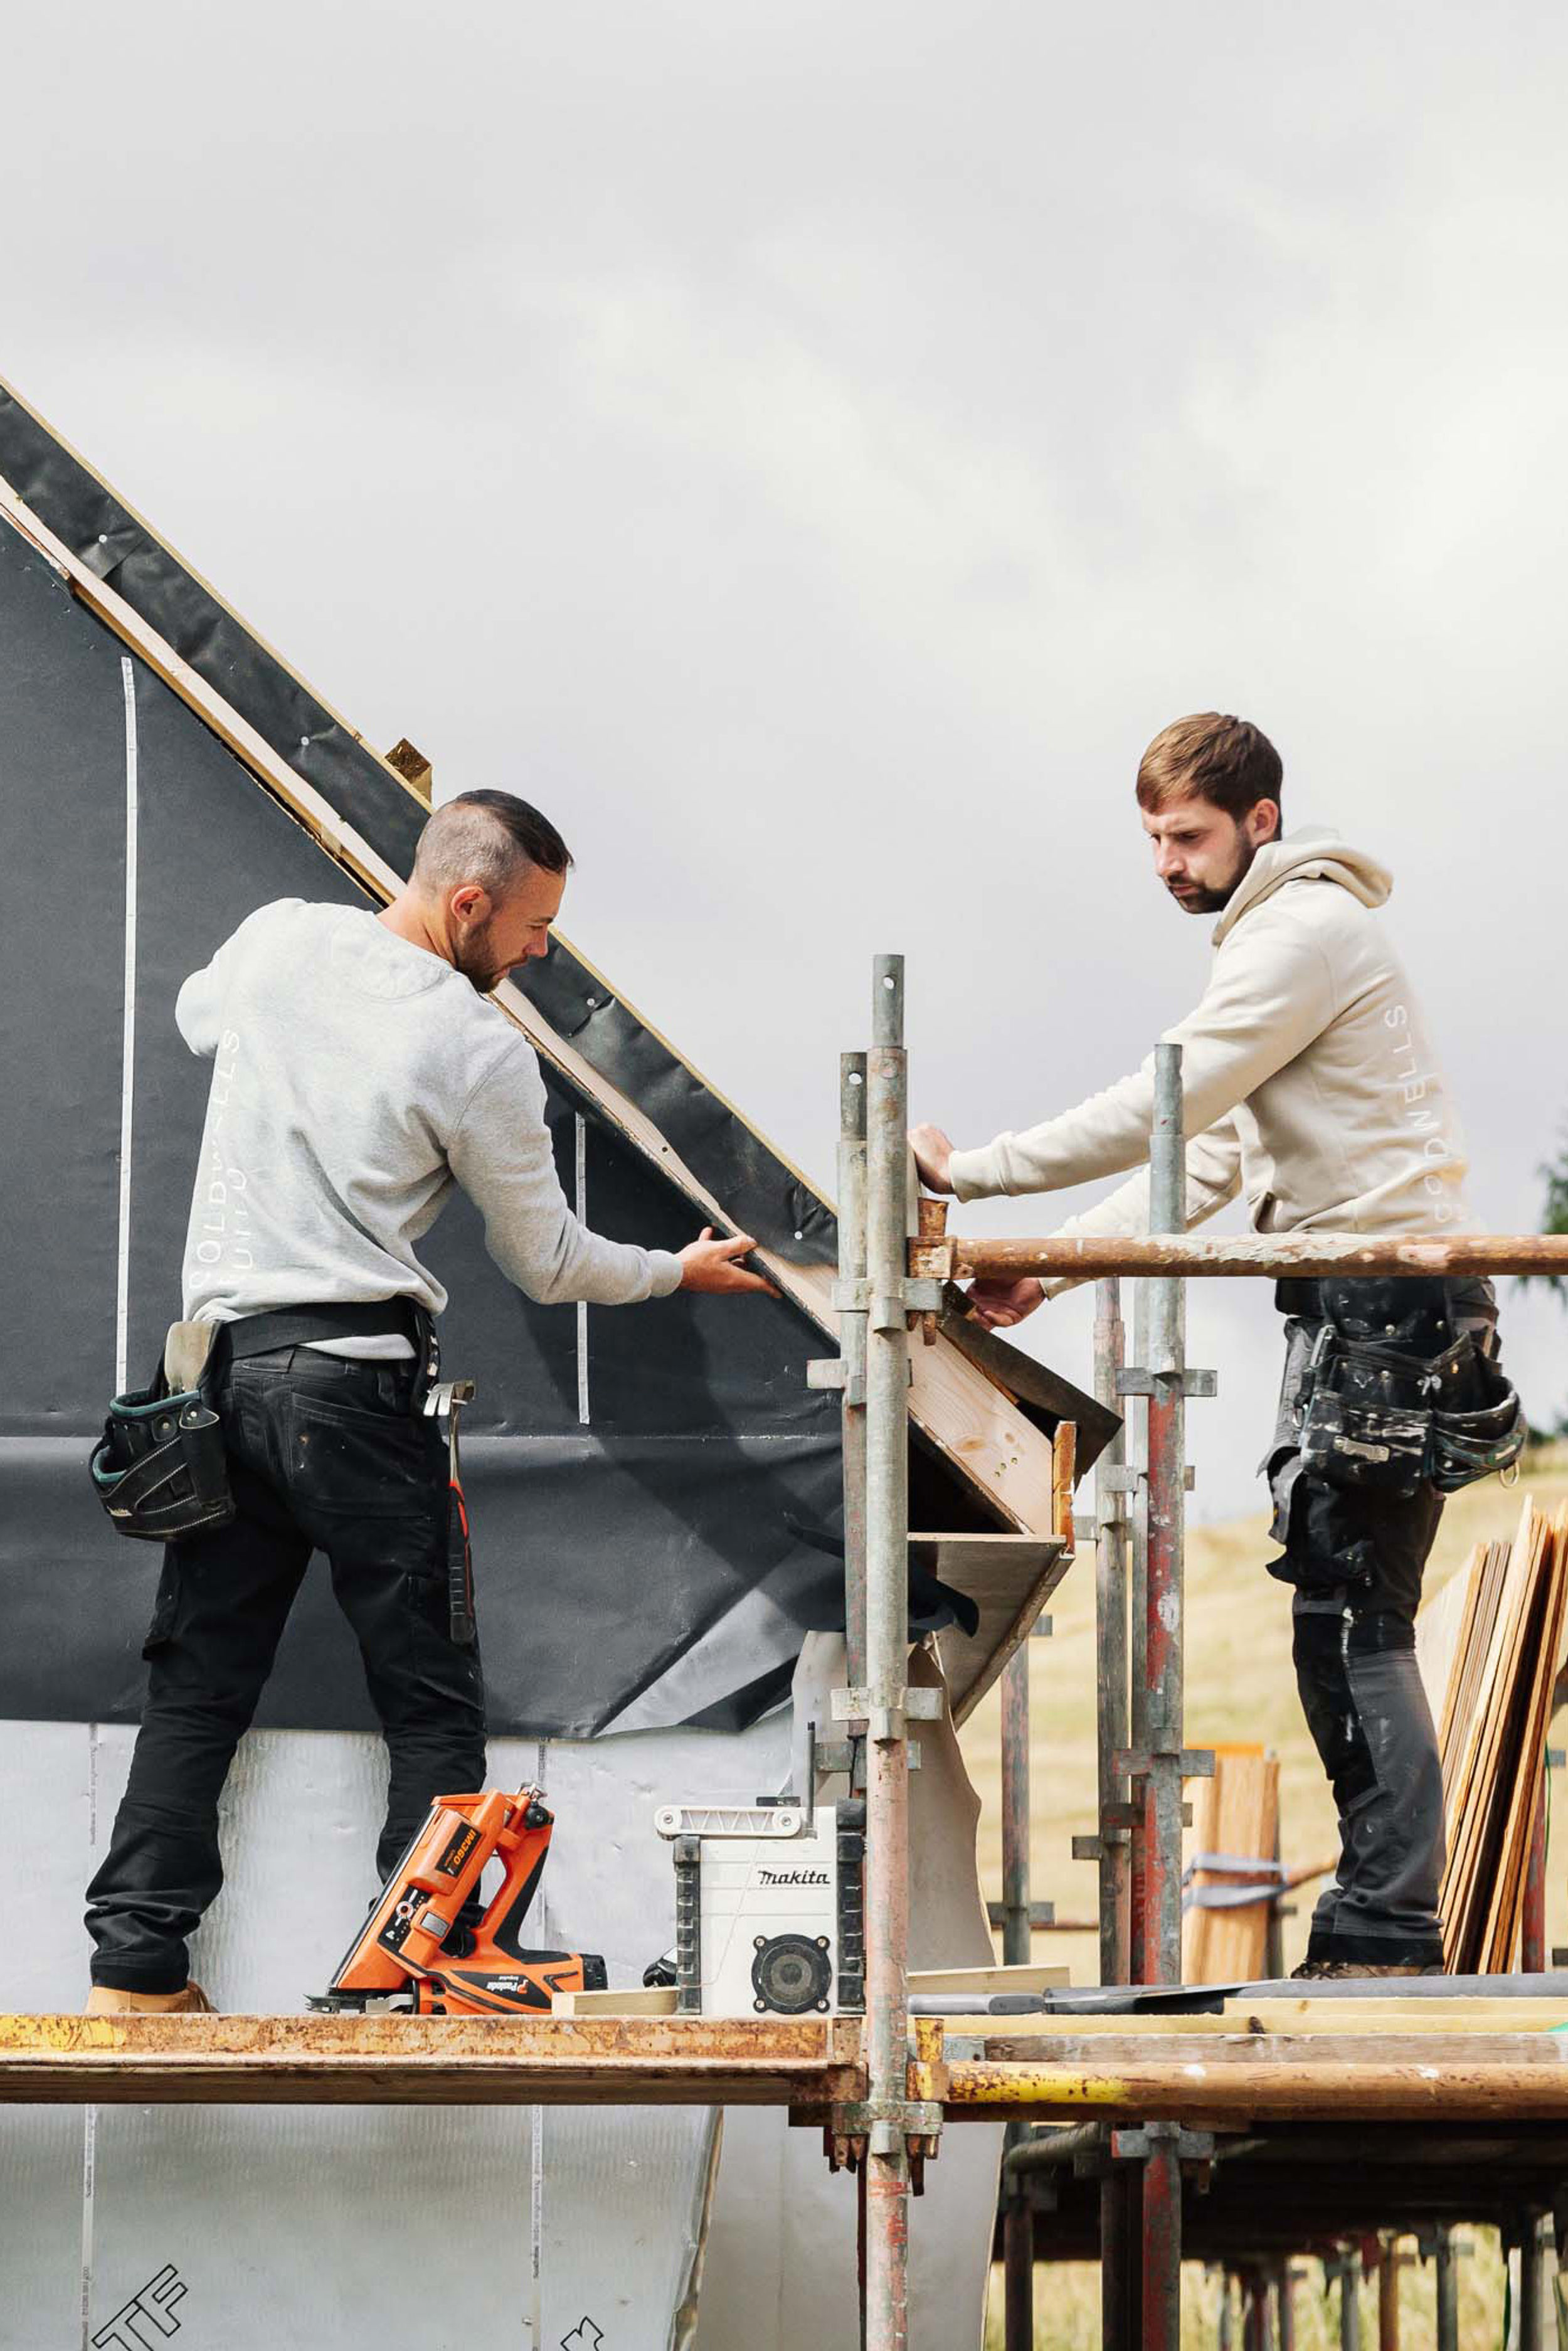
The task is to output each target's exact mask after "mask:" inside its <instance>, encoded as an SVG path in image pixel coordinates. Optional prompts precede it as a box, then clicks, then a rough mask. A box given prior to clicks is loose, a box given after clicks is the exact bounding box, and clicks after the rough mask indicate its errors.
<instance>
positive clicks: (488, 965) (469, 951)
mask: <svg viewBox="0 0 1568 2351" xmlns="http://www.w3.org/2000/svg"><path fill="white" fill-rule="evenodd" d="M494 929H495V917H494V916H493V915H486V919H485V920H484V922H482V923H480V924H478V925H476V928H475V929H473V930H471V931H470V932H469V933H468V934H467V935H466V937H465V938H462V939H458V940H455V941H454V943H453V949H452V961H453V967H454V968H455V970H457V971H460V972H461V973H462V975H463V977H464V978H465V980H466V981H467V982H468V985H469V987H471V988H473V989H474V990H475V992H476V994H477V995H480V996H493V995H494V994H495V992H496V990H497V987H499V986H500V985H501V982H502V981H503V980H504V979H505V978H506V977H507V966H506V965H505V964H503V965H502V966H501V967H500V968H499V969H498V970H497V966H496V960H495V955H496V951H495V948H494V947H493V946H492V945H491V936H492V933H493V932H494Z"/></svg>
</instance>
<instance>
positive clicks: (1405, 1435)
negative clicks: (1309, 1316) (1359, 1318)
mask: <svg viewBox="0 0 1568 2351" xmlns="http://www.w3.org/2000/svg"><path fill="white" fill-rule="evenodd" d="M1524 1438H1525V1426H1524V1415H1523V1411H1522V1408H1521V1405H1520V1401H1519V1397H1518V1395H1517V1394H1516V1393H1515V1391H1514V1389H1513V1388H1512V1387H1511V1384H1510V1383H1509V1381H1508V1380H1507V1378H1506V1377H1505V1375H1504V1374H1503V1373H1502V1371H1501V1369H1500V1366H1499V1365H1497V1364H1495V1363H1493V1362H1492V1361H1490V1359H1489V1358H1488V1357H1487V1356H1485V1355H1483V1354H1482V1353H1480V1352H1479V1349H1478V1348H1477V1347H1476V1345H1475V1343H1474V1342H1473V1340H1472V1339H1471V1337H1470V1336H1469V1333H1468V1332H1466V1333H1464V1334H1462V1335H1461V1336H1460V1337H1459V1338H1458V1339H1456V1340H1454V1341H1453V1342H1452V1343H1450V1344H1449V1345H1448V1346H1447V1347H1446V1348H1444V1350H1443V1352H1442V1353H1440V1354H1437V1355H1428V1356H1422V1355H1416V1354H1411V1353H1406V1352H1405V1351H1403V1350H1399V1349H1395V1348H1391V1347H1384V1346H1379V1345H1377V1344H1376V1343H1374V1342H1372V1341H1368V1340H1359V1339H1347V1338H1345V1337H1343V1335H1342V1333H1341V1332H1339V1331H1337V1330H1336V1329H1335V1328H1334V1326H1333V1324H1332V1323H1325V1324H1324V1325H1323V1327H1322V1330H1321V1331H1320V1332H1319V1334H1318V1337H1317V1340H1316V1343H1314V1345H1313V1348H1312V1357H1311V1360H1310V1362H1309V1364H1308V1365H1307V1372H1306V1377H1305V1380H1304V1383H1303V1391H1302V1397H1301V1465H1302V1468H1303V1470H1305V1471H1306V1472H1307V1473H1308V1474H1309V1475H1311V1476H1312V1477H1315V1478H1320V1479H1322V1480H1323V1482H1324V1483H1325V1484H1326V1485H1331V1486H1338V1487H1341V1488H1343V1489H1349V1490H1354V1491H1357V1492H1362V1493H1376V1494H1385V1495H1390V1496H1393V1497H1396V1498H1399V1499H1408V1498H1409V1497H1410V1496H1411V1495H1413V1494H1415V1493H1416V1492H1417V1491H1418V1490H1419V1489H1420V1488H1421V1486H1422V1484H1423V1483H1424V1482H1427V1481H1428V1480H1429V1481H1430V1482H1431V1483H1432V1484H1433V1485H1434V1486H1436V1487H1437V1489H1438V1490H1439V1491H1440V1492H1442V1493H1450V1494H1451V1493H1457V1492H1458V1490H1459V1489H1460V1488H1461V1487H1463V1486H1468V1485H1469V1484H1470V1483H1471V1482H1472V1481H1473V1480H1474V1479H1478V1478H1485V1477H1489V1476H1490V1474H1491V1472H1492V1471H1493V1470H1494V1469H1502V1468H1508V1467H1509V1466H1510V1465H1511V1463H1512V1462H1514V1461H1515V1460H1517V1459H1518V1458H1519V1455H1520V1453H1521V1450H1522V1448H1523V1445H1524Z"/></svg>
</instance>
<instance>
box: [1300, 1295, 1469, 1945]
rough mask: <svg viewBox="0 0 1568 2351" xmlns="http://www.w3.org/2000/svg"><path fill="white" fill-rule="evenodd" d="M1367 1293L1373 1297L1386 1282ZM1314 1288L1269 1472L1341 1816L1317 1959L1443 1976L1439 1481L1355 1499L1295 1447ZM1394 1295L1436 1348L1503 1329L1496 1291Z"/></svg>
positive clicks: (1311, 1702) (1313, 1726) (1303, 1671)
mask: <svg viewBox="0 0 1568 2351" xmlns="http://www.w3.org/2000/svg"><path fill="white" fill-rule="evenodd" d="M1389 1287H1390V1288H1392V1285H1390V1286H1389ZM1374 1288H1375V1285H1373V1284H1371V1283H1365V1284H1357V1285H1354V1289H1355V1290H1365V1291H1366V1292H1367V1293H1368V1294H1369V1295H1370V1294H1371V1293H1372V1292H1373V1290H1374ZM1340 1289H1341V1291H1342V1293H1343V1292H1346V1291H1351V1290H1352V1289H1353V1285H1352V1284H1350V1283H1348V1282H1347V1283H1343V1284H1342V1285H1340ZM1315 1293H1316V1285H1308V1284H1306V1283H1291V1284H1282V1285H1281V1299H1280V1303H1281V1306H1282V1307H1283V1308H1284V1309H1285V1311H1287V1312H1290V1313H1291V1314H1292V1315H1294V1316H1299V1317H1301V1320H1292V1321H1291V1322H1290V1323H1289V1324H1288V1325H1287V1341H1286V1361H1285V1377H1284V1381H1283V1384H1282V1386H1281V1396H1280V1417H1279V1425H1278V1426H1277V1428H1276V1430H1275V1439H1274V1446H1273V1448H1272V1450H1271V1452H1270V1456H1269V1458H1268V1461H1267V1463H1266V1465H1265V1466H1266V1468H1267V1472H1268V1475H1269V1479H1270V1488H1271V1490H1272V1493H1273V1499H1274V1524H1273V1528H1272V1530H1271V1531H1272V1533H1273V1535H1274V1537H1275V1540H1276V1541H1279V1542H1280V1543H1281V1544H1283V1546H1284V1556H1283V1558H1281V1559H1279V1560H1275V1561H1271V1562H1270V1573H1274V1574H1276V1575H1278V1576H1279V1577H1280V1578H1281V1581H1283V1582H1285V1583H1291V1584H1293V1585H1294V1586H1295V1587H1296V1593H1295V1603H1294V1628H1293V1630H1294V1640H1293V1656H1294V1662H1295V1668H1296V1686H1297V1688H1298V1689H1299V1691H1300V1693H1301V1708H1302V1711H1303V1713H1304V1714H1305V1716H1306V1719H1307V1728H1308V1729H1309V1730H1310V1731H1311V1732H1312V1741H1313V1744H1314V1745H1315V1746H1316V1748H1317V1750H1318V1754H1319V1757H1320V1758H1321V1760H1322V1766H1323V1770H1324V1771H1325V1772H1326V1773H1327V1774H1328V1778H1329V1782H1330V1785H1331V1786H1332V1788H1333V1796H1334V1803H1335V1806H1336V1809H1337V1811H1338V1813H1339V1834H1340V1858H1339V1865H1338V1867H1337V1869H1336V1871H1335V1874H1334V1876H1333V1882H1332V1883H1331V1884H1330V1885H1329V1886H1328V1887H1327V1888H1326V1890H1325V1891H1324V1893H1323V1894H1322V1896H1321V1897H1320V1898H1319V1901H1318V1903H1317V1905H1316V1907H1315V1908H1314V1910H1313V1913H1312V1937H1311V1940H1310V1942H1309V1944H1308V1947H1307V1956H1308V1958H1309V1959H1314V1960H1319V1959H1322V1960H1330V1959H1332V1960H1345V1961H1349V1962H1351V1963H1352V1964H1360V1965H1364V1966H1421V1967H1431V1968H1437V1967H1440V1966H1441V1965H1442V1959H1443V1941H1442V1930H1441V1928H1440V1926H1439V1924H1438V1918H1437V1896H1438V1891H1439V1887H1440V1885H1441V1880H1442V1875H1443V1862H1444V1857H1445V1839H1444V1819H1443V1782H1442V1773H1441V1771H1440V1769H1439V1766H1438V1761H1437V1732H1436V1730H1435V1729H1434V1727H1433V1722H1432V1715H1431V1709H1430V1708H1429V1707H1428V1705H1427V1694H1426V1691H1425V1689H1424V1688H1423V1687H1422V1683H1421V1677H1420V1674H1419V1672H1418V1671H1417V1669H1416V1608H1417V1606H1418V1605H1419V1604H1420V1599H1421V1580H1422V1574H1423V1572H1424V1570H1425V1568H1426V1564H1427V1558H1428V1556H1429V1555H1430V1552H1431V1549H1432V1544H1433V1541H1434V1540H1435V1539H1436V1536H1437V1527H1438V1523H1439V1521H1440V1520H1441V1518H1442V1514H1443V1501H1442V1497H1441V1495H1440V1494H1438V1493H1437V1492H1436V1491H1435V1490H1434V1489H1433V1488H1432V1487H1431V1486H1430V1485H1423V1486H1422V1487H1421V1488H1420V1489H1418V1491H1417V1492H1416V1493H1415V1494H1413V1495H1410V1496H1408V1497H1403V1496H1396V1495H1389V1494H1379V1493H1371V1492H1365V1491H1347V1490H1345V1489H1341V1488H1336V1487H1332V1486H1329V1485H1327V1484H1325V1483H1323V1482H1322V1481H1321V1480H1320V1479H1316V1478H1315V1477H1312V1476H1311V1475H1309V1474H1308V1473H1307V1471H1306V1470H1305V1468H1303V1465H1302V1462H1301V1454H1300V1451H1299V1450H1298V1448H1297V1443H1296V1440H1297V1437H1298V1435H1299V1405H1300V1401H1301V1384H1302V1374H1303V1373H1304V1371H1305V1368H1306V1363H1307V1359H1308V1356H1309V1355H1310V1353H1311V1351H1312V1340H1313V1338H1314V1337H1315V1335H1316V1331H1317V1329H1318V1328H1319V1327H1321V1324H1320V1322H1319V1320H1318V1316H1319V1314H1320V1313H1321V1311H1322V1308H1321V1305H1320V1301H1319V1299H1318V1297H1317V1295H1316V1294H1315ZM1394 1295H1395V1296H1396V1300H1397V1307H1391V1308H1390V1310H1389V1311H1391V1312H1393V1311H1404V1312H1408V1313H1410V1314H1412V1315H1416V1314H1426V1315H1429V1316H1430V1317H1431V1318H1432V1321H1431V1323H1430V1326H1429V1332H1428V1335H1427V1344H1428V1345H1433V1344H1441V1343H1443V1342H1442V1338H1441V1333H1442V1332H1444V1331H1445V1330H1448V1329H1465V1328H1471V1329H1474V1328H1479V1327H1481V1326H1484V1325H1486V1324H1489V1323H1492V1322H1495V1317H1496V1306H1495V1303H1494V1302H1493V1300H1492V1297H1491V1292H1490V1288H1488V1287H1487V1286H1486V1285H1484V1284H1481V1283H1474V1282H1466V1283H1462V1284H1461V1283H1458V1282H1455V1283H1443V1282H1439V1281H1431V1282H1427V1281H1424V1280H1405V1281H1402V1282H1401V1283H1400V1284H1399V1285H1398V1288H1397V1290H1396V1291H1395V1292H1394ZM1390 1327H1392V1326H1390ZM1417 1352H1419V1350H1417Z"/></svg>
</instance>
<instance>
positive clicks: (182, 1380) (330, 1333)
mask: <svg viewBox="0 0 1568 2351" xmlns="http://www.w3.org/2000/svg"><path fill="white" fill-rule="evenodd" d="M383 1336H395V1337H402V1338H407V1339H410V1340H411V1341H412V1342H413V1346H414V1348H415V1350H416V1353H417V1356H418V1359H419V1367H420V1368H419V1394H420V1395H421V1396H423V1394H424V1392H425V1391H426V1390H428V1388H429V1386H430V1384H431V1382H432V1381H433V1380H434V1378H435V1375H436V1374H437V1373H438V1372H439V1370H440V1368H441V1359H440V1352H439V1349H438V1347H437V1344H436V1340H435V1332H434V1324H433V1323H432V1322H431V1319H430V1317H429V1315H428V1314H426V1313H425V1312H424V1311H423V1308H421V1307H418V1306H416V1305H414V1303H413V1301H412V1300H410V1299H406V1298H393V1299H387V1300H383V1301H379V1302H378V1303H375V1304H371V1305H360V1304H350V1305H343V1306H297V1307H284V1308H281V1309H279V1310H278V1311H276V1312H273V1313H269V1314H247V1315H244V1316H242V1317H241V1318H240V1319H239V1320H238V1321H236V1322H174V1323H171V1325H170V1327H169V1334H168V1338H167V1340H166V1341H165V1343H164V1348H163V1355H162V1361H161V1362H160V1364H159V1365H158V1369H157V1371H156V1372H155V1373H154V1374H153V1376H152V1379H151V1380H150V1381H149V1382H148V1384H147V1385H146V1386H145V1387H143V1388H134V1389H131V1390H130V1391H129V1392H128V1393H127V1394H125V1395H117V1396H115V1397H114V1398H113V1399H112V1401H111V1402H110V1407H109V1416H108V1418H107V1419H106V1420H105V1422H104V1428H103V1435H102V1437H100V1438H99V1442H98V1444H97V1445H96V1446H95V1447H93V1451H92V1455H91V1458H90V1459H89V1465H88V1468H89V1476H90V1478H91V1479H92V1486H93V1491H94V1492H95V1493H96V1495H97V1496H98V1499H99V1501H100V1502H101V1503H102V1505H103V1508H104V1510H106V1511H107V1513H108V1515H109V1520H110V1525H111V1526H112V1527H113V1528H114V1529H115V1531H116V1532H117V1533H119V1534H122V1535H130V1536H131V1537H133V1538H135V1539H137V1540H139V1541H144V1542H179V1541H182V1540H183V1538H185V1537H187V1536H190V1535H193V1534H206V1533H209V1532H210V1531H212V1530H213V1529H214V1527H222V1526H226V1525H227V1524H228V1523H229V1521H230V1520H231V1519H233V1517H234V1516H235V1502H234V1496H233V1494H232V1493H231V1492H230V1490H229V1475H228V1456H227V1453H226V1450H225V1445H224V1431H223V1422H222V1420H221V1419H220V1417H219V1416H218V1413H217V1412H216V1410H215V1409H214V1405H213V1402H212V1397H213V1393H214V1389H215V1386H216V1383H217V1379H218V1376H219V1374H220V1373H221V1372H222V1370H223V1369H224V1367H225V1365H226V1364H230V1363H234V1362H237V1361H239V1360H241V1359H243V1358H244V1357H246V1356H248V1355H262V1354H268V1353H272V1352H273V1351H274V1350H275V1349H277V1348H280V1347H298V1346H305V1345H307V1344H308V1343H309V1342H310V1341H312V1340H315V1339H346V1338H379V1337H383Z"/></svg>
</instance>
